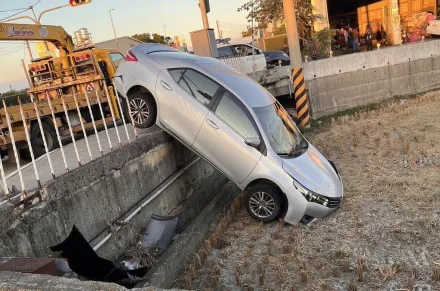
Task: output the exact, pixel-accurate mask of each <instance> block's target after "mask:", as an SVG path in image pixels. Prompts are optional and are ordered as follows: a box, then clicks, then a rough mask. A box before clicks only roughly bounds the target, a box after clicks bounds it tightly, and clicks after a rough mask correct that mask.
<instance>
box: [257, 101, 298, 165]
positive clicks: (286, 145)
mask: <svg viewBox="0 0 440 291" xmlns="http://www.w3.org/2000/svg"><path fill="white" fill-rule="evenodd" d="M254 111H255V113H256V114H257V117H258V120H259V121H260V123H261V125H262V126H263V130H264V132H265V133H266V136H267V138H268V139H269V142H270V145H271V146H272V149H273V150H274V151H275V152H276V153H277V154H278V155H280V156H291V155H293V154H294V153H295V152H296V151H297V150H298V149H300V148H301V147H302V146H303V144H304V141H305V140H304V138H303V137H302V135H301V133H300V131H299V130H298V128H297V127H296V125H295V123H294V122H293V121H292V119H291V118H290V116H289V113H287V111H286V110H285V109H284V108H283V107H282V106H281V105H280V104H279V103H278V102H276V103H274V104H272V105H269V106H265V107H254Z"/></svg>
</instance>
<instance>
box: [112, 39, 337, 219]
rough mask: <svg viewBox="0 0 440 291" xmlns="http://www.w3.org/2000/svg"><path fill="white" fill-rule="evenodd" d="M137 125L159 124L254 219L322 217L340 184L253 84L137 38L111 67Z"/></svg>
mask: <svg viewBox="0 0 440 291" xmlns="http://www.w3.org/2000/svg"><path fill="white" fill-rule="evenodd" d="M117 75H121V76H122V77H123V78H122V81H119V82H117V87H118V89H119V92H120V93H121V94H122V95H123V96H122V97H125V98H128V99H129V104H130V111H131V114H132V117H133V120H134V122H135V123H136V126H139V127H149V126H152V125H153V124H157V125H158V126H159V127H161V128H162V129H163V130H164V131H166V132H167V133H169V134H170V135H172V136H173V137H175V138H176V139H177V140H179V141H180V142H181V143H183V144H184V145H185V146H187V147H188V148H190V149H191V150H193V151H194V152H195V153H197V154H198V155H199V156H200V157H202V158H203V159H205V160H206V161H207V162H209V163H210V164H212V165H213V166H214V167H215V168H217V169H218V170H219V171H221V172H222V173H223V174H225V175H226V176H227V177H229V178H230V179H231V180H232V181H234V182H235V183H236V184H237V185H238V187H239V188H240V189H242V190H244V191H245V193H246V199H245V206H246V209H247V211H248V213H249V214H250V216H252V217H253V218H255V219H257V220H259V221H263V222H271V221H274V220H276V219H277V218H278V217H280V216H281V215H283V217H284V220H285V221H286V222H287V223H291V224H295V223H298V222H301V221H303V222H306V221H310V220H311V219H314V218H324V217H325V216H327V215H328V214H330V213H332V212H333V211H335V209H337V207H338V206H339V204H340V203H341V200H342V197H343V185H342V182H341V178H340V176H339V174H338V170H337V168H336V166H335V165H334V163H332V162H330V161H328V160H327V159H326V158H325V157H324V156H323V155H322V154H321V153H320V152H319V151H318V150H317V149H316V148H314V147H313V146H312V145H311V144H310V143H309V142H308V141H307V140H306V139H305V138H304V137H303V136H302V135H301V133H300V131H299V130H298V128H297V127H296V125H295V124H294V122H293V121H292V119H291V118H290V116H289V114H288V113H287V112H286V110H284V108H283V107H282V106H281V105H280V104H279V103H278V102H277V100H276V99H275V98H274V97H273V96H272V95H271V94H270V93H269V92H267V91H266V90H265V89H264V88H263V87H261V86H260V85H259V84H258V83H256V82H254V81H253V80H252V79H251V78H249V77H248V76H246V75H243V74H241V73H239V72H238V71H236V70H235V69H233V68H231V67H230V66H228V65H226V64H224V63H222V62H220V61H218V60H216V59H213V58H204V57H198V56H194V55H190V54H187V53H182V52H179V51H176V50H174V49H172V48H169V47H166V46H161V45H155V44H141V45H138V46H136V47H134V48H133V49H131V50H130V51H129V52H128V54H127V56H126V60H125V62H123V63H122V64H121V65H120V66H119V68H118V71H117Z"/></svg>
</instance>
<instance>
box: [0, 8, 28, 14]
mask: <svg viewBox="0 0 440 291" xmlns="http://www.w3.org/2000/svg"><path fill="white" fill-rule="evenodd" d="M24 9H27V8H15V9H8V10H0V13H3V12H11V11H17V10H24Z"/></svg>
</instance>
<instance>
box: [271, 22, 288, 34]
mask: <svg viewBox="0 0 440 291" xmlns="http://www.w3.org/2000/svg"><path fill="white" fill-rule="evenodd" d="M273 34H274V35H281V34H286V26H285V25H284V24H283V25H280V26H278V27H277V28H276V29H275V31H274V32H273Z"/></svg>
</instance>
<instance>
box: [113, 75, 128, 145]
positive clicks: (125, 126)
mask: <svg viewBox="0 0 440 291" xmlns="http://www.w3.org/2000/svg"><path fill="white" fill-rule="evenodd" d="M113 89H114V91H115V95H116V99H117V100H118V106H119V108H120V111H121V112H120V115H121V118H122V123H123V124H124V128H125V133H126V134H127V140H128V142H130V134H129V133H128V129H127V122H126V121H125V114H124V109H123V108H122V104H121V100H120V99H119V94H118V89H117V88H116V83H115V80H113Z"/></svg>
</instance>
